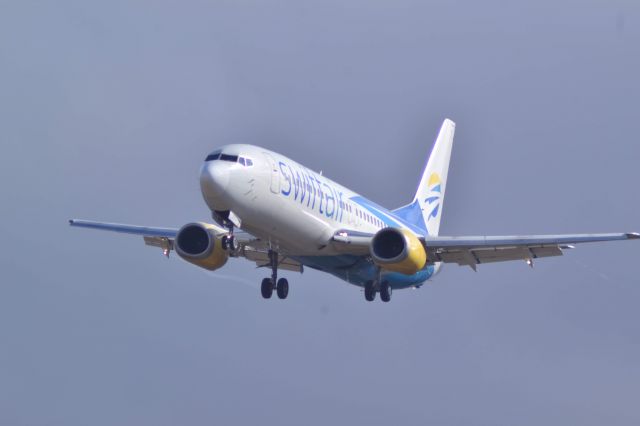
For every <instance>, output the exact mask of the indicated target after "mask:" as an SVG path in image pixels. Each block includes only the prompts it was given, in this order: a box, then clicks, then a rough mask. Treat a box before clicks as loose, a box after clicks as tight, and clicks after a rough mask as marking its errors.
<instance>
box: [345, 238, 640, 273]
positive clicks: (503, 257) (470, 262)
mask: <svg viewBox="0 0 640 426" xmlns="http://www.w3.org/2000/svg"><path fill="white" fill-rule="evenodd" d="M372 238H373V234H362V233H353V232H349V231H340V232H338V233H336V234H335V235H334V236H333V238H332V242H333V244H334V246H335V247H336V248H338V249H339V250H340V251H342V252H345V253H352V254H360V255H361V254H364V253H366V252H368V248H369V245H370V242H371V239H372ZM638 238H640V234H638V233H617V234H569V235H529V236H477V237H476V236H473V237H444V236H421V237H420V240H421V241H422V243H423V245H424V247H425V250H426V251H427V261H428V262H429V263H435V262H444V263H457V264H458V265H464V266H470V267H471V268H473V269H474V270H475V269H476V267H477V265H479V264H481V263H492V262H505V261H509V260H525V261H527V263H529V264H532V262H533V259H538V258H541V257H550V256H561V255H562V251H563V250H566V249H572V248H574V247H573V244H580V243H589V242H601V241H620V240H631V239H638Z"/></svg>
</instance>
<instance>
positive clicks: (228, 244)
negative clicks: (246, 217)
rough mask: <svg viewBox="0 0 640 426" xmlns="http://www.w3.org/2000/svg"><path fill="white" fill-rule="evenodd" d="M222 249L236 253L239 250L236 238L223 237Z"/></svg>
mask: <svg viewBox="0 0 640 426" xmlns="http://www.w3.org/2000/svg"><path fill="white" fill-rule="evenodd" d="M232 232H233V231H232ZM222 248H223V249H224V250H226V251H236V250H237V249H238V243H237V242H236V237H234V236H233V234H231V235H225V236H224V237H222Z"/></svg>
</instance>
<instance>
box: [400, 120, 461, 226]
mask: <svg viewBox="0 0 640 426" xmlns="http://www.w3.org/2000/svg"><path fill="white" fill-rule="evenodd" d="M455 130H456V124H455V123H454V122H453V121H451V120H449V119H446V120H444V122H443V123H442V127H441V128H440V133H438V138H437V139H436V143H435V144H434V146H433V150H432V151H431V155H430V156H429V161H428V162H427V167H425V169H424V172H423V173H422V178H421V179H420V184H419V185H418V190H417V191H416V195H415V197H414V199H413V202H412V203H411V204H409V205H408V206H405V207H402V208H400V209H398V210H396V211H395V213H396V214H397V215H398V216H400V217H402V218H403V219H405V220H407V221H410V222H411V223H414V224H416V225H419V226H420V227H422V228H425V230H426V231H427V233H428V234H429V235H438V232H439V231H440V219H441V218H442V205H443V203H444V191H445V188H446V186H447V175H448V174H449V159H450V158H451V147H452V146H453V135H454V133H455Z"/></svg>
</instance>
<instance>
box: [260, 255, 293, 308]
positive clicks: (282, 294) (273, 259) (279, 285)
mask: <svg viewBox="0 0 640 426" xmlns="http://www.w3.org/2000/svg"><path fill="white" fill-rule="evenodd" d="M269 266H271V278H265V279H263V280H262V285H261V287H260V291H261V293H262V297H264V298H265V299H269V298H271V295H272V294H273V290H276V293H277V295H278V298H280V299H286V298H287V296H288V295H289V281H287V279H286V278H280V279H278V253H276V252H275V251H273V250H269Z"/></svg>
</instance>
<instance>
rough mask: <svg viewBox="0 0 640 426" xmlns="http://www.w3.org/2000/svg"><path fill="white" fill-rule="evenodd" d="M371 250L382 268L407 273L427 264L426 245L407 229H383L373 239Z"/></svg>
mask: <svg viewBox="0 0 640 426" xmlns="http://www.w3.org/2000/svg"><path fill="white" fill-rule="evenodd" d="M369 252H370V253H371V257H372V258H373V261H374V262H375V264H376V265H378V266H380V267H381V268H382V269H385V270H387V271H393V272H400V273H402V274H406V275H413V274H415V273H416V272H418V271H420V270H421V269H422V268H424V266H425V265H426V264H427V252H426V251H425V249H424V246H423V245H422V243H421V242H420V240H419V239H418V237H416V235H415V234H414V233H413V232H411V231H409V230H406V229H398V228H385V229H381V230H380V231H378V233H377V234H376V235H375V236H374V237H373V239H372V240H371V245H370V247H369Z"/></svg>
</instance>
